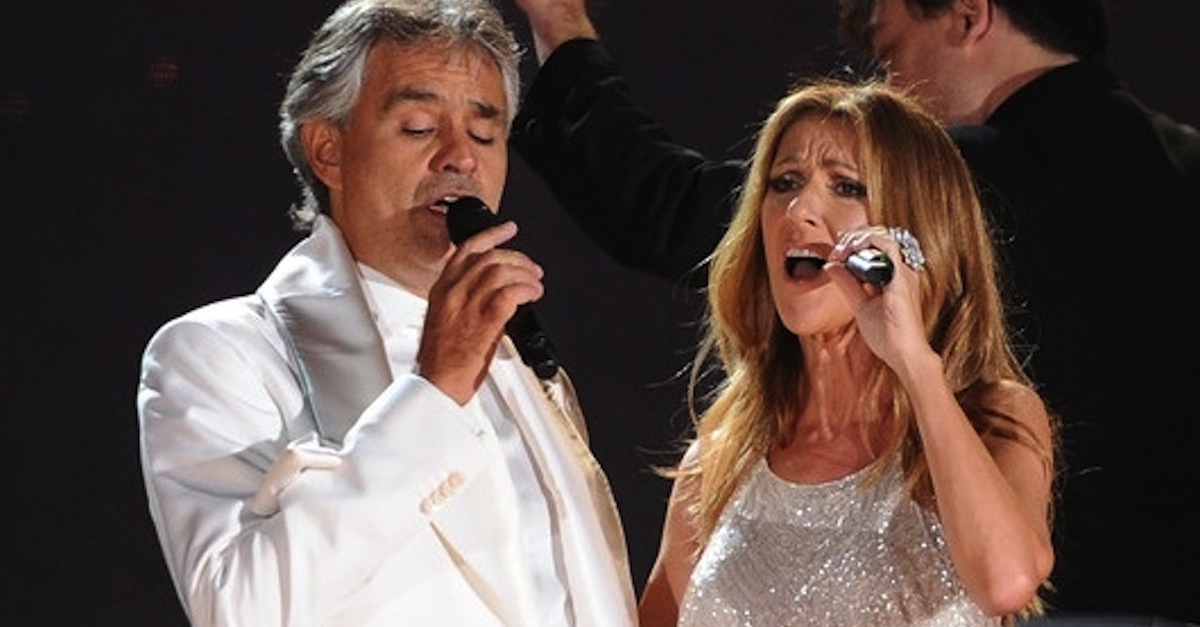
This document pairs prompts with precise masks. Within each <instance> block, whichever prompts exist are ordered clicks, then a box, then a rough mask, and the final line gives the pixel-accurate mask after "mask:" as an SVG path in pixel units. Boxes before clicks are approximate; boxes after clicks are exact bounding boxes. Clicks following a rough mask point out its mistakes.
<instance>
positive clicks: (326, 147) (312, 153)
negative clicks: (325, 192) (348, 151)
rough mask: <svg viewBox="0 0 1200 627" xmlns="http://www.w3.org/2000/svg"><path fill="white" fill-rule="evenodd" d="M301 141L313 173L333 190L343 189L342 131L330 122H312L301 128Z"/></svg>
mask: <svg viewBox="0 0 1200 627" xmlns="http://www.w3.org/2000/svg"><path fill="white" fill-rule="evenodd" d="M300 141H301V142H303V144H304V154H305V155H306V156H308V163H309V164H310V165H311V166H312V169H313V173H314V174H316V175H317V178H319V179H321V182H322V183H325V186H326V187H328V188H329V189H331V190H340V189H341V188H342V131H341V129H339V128H338V127H337V126H336V125H334V124H333V123H332V122H330V121H329V120H310V121H308V122H305V123H304V124H303V125H302V126H301V127H300Z"/></svg>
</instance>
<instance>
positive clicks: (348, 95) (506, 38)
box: [279, 0, 522, 229]
mask: <svg viewBox="0 0 1200 627" xmlns="http://www.w3.org/2000/svg"><path fill="white" fill-rule="evenodd" d="M383 38H387V39H392V40H395V41H396V42H398V43H401V44H412V43H416V44H420V43H433V44H436V45H444V46H451V47H466V48H470V49H473V50H476V51H478V52H480V53H482V54H484V55H485V56H486V57H488V58H490V59H492V60H493V61H495V62H496V65H497V66H498V67H499V68H500V73H501V75H502V76H503V79H504V90H505V98H506V101H507V102H506V104H507V107H508V112H507V115H508V119H507V123H508V124H510V125H511V124H512V119H513V116H515V115H516V112H517V98H518V95H519V93H520V73H519V65H520V60H521V55H522V50H521V48H520V47H519V46H518V44H517V42H516V38H515V37H514V35H513V33H512V30H511V29H510V28H509V27H508V25H507V24H506V23H505V21H504V18H503V16H502V15H501V13H500V11H499V10H498V9H497V8H496V7H495V6H494V5H493V4H492V2H491V0H349V1H348V2H346V3H345V4H343V5H341V6H340V7H339V8H338V9H337V10H336V11H334V13H333V14H332V15H330V16H329V18H328V19H326V20H325V23H324V24H322V25H321V27H320V28H319V29H318V30H317V31H316V33H314V35H313V37H312V40H311V41H310V42H309V45H308V48H307V49H306V50H305V52H304V54H303V56H302V57H301V58H300V62H299V63H297V64H296V67H295V69H294V70H292V75H291V78H290V79H289V80H288V85H287V91H286V92H285V93H284V97H283V102H282V103H281V104H280V106H279V133H280V143H281V144H283V150H284V152H285V153H287V157H288V160H289V161H291V163H292V166H293V168H294V170H295V173H296V178H297V179H299V181H300V185H301V189H302V191H303V194H304V199H303V201H302V203H301V205H300V206H298V207H297V206H293V207H292V209H291V212H290V213H291V217H292V220H293V224H294V225H295V226H296V227H297V228H298V229H306V228H308V227H310V226H311V225H312V221H313V220H314V219H315V218H316V215H317V213H319V212H322V211H324V212H328V211H329V188H328V187H326V186H325V184H324V183H323V182H321V180H320V179H319V178H317V176H316V174H315V173H314V172H313V169H312V165H311V164H310V163H309V162H308V157H307V156H306V155H305V153H304V146H303V143H302V141H301V139H300V127H301V126H302V125H303V124H304V123H306V122H309V121H312V120H329V121H331V122H333V123H334V124H336V125H338V126H339V127H341V128H345V125H346V124H347V123H348V122H349V119H350V114H351V111H352V110H353V108H354V105H355V102H356V101H357V100H358V95H359V90H360V89H361V87H362V81H363V73H364V71H365V69H366V59H367V53H368V52H369V51H370V50H371V48H372V46H374V45H375V43H376V42H378V41H379V40H381V39H383Z"/></svg>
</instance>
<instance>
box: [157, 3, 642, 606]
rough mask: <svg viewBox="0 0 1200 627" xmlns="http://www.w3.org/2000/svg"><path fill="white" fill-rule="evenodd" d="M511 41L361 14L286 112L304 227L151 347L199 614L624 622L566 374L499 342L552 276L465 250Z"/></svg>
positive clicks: (166, 519) (507, 35) (304, 65)
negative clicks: (277, 254) (258, 277)
mask: <svg viewBox="0 0 1200 627" xmlns="http://www.w3.org/2000/svg"><path fill="white" fill-rule="evenodd" d="M519 56H520V50H519V48H518V47H517V45H516V41H515V38H514V37H513V35H512V33H511V31H510V30H509V29H508V27H507V26H506V25H505V24H504V23H503V21H502V18H501V15H500V13H499V11H498V10H497V8H496V7H494V6H492V5H491V4H490V3H489V2H488V1H487V0H350V1H349V2H346V3H344V4H342V5H341V6H339V7H338V8H336V10H335V11H334V12H333V13H332V14H331V15H330V16H329V17H328V18H327V20H326V21H325V22H324V24H323V25H321V26H320V28H319V29H318V30H317V31H316V33H315V34H314V35H313V37H312V39H311V42H310V44H309V46H308V48H307V50H306V51H305V52H304V54H303V56H302V58H301V59H300V61H299V63H298V64H297V65H296V67H295V70H294V72H293V73H292V75H291V77H290V80H289V82H288V85H287V89H286V93H285V94H284V98H283V102H282V105H281V107H280V116H281V122H280V128H281V135H282V138H281V139H282V144H283V147H284V149H285V152H286V153H287V156H288V158H289V160H290V161H291V162H292V164H293V165H294V166H295V169H296V172H297V175H298V177H299V179H300V182H301V184H302V189H303V193H304V201H303V204H302V205H301V206H300V207H299V208H296V210H295V211H294V213H295V215H294V218H295V219H296V220H298V221H299V222H300V223H301V224H302V225H303V226H305V227H306V228H310V229H311V233H310V234H309V235H307V236H306V237H305V238H304V239H303V240H302V241H300V242H299V243H298V244H297V245H296V246H295V247H294V248H293V249H292V250H291V251H290V252H288V253H287V254H286V255H285V256H284V257H283V259H282V260H281V261H280V262H279V264H278V266H277V267H276V268H275V270H274V271H273V272H272V273H271V274H270V276H269V277H268V278H267V279H266V280H265V281H264V282H263V284H262V285H261V286H260V287H259V288H258V289H257V291H256V292H255V293H254V294H252V295H247V296H243V297H238V298H233V299H229V300H225V301H221V302H217V303H213V304H209V305H206V306H203V307H201V308H199V309H196V310H194V311H192V312H189V313H187V314H185V315H183V316H181V317H179V318H177V319H175V320H172V321H170V322H168V323H166V324H165V325H164V326H163V327H162V328H160V329H159V330H158V331H157V332H156V333H155V334H154V336H153V337H152V338H151V339H150V341H149V344H148V346H147V347H146V350H145V354H144V357H143V362H142V372H141V380H140V387H139V389H138V395H137V404H138V410H139V418H140V429H141V451H142V464H143V470H144V475H145V481H146V489H147V492H148V497H149V504H150V514H151V516H152V518H153V521H154V524H155V526H156V529H157V531H158V535H159V539H160V542H161V545H162V549H163V553H164V555H165V558H166V562H167V565H168V567H169V570H170V572H171V575H172V577H173V579H174V583H175V585H176V588H177V591H178V593H179V596H180V599H181V602H182V604H183V606H184V609H185V610H186V612H187V615H188V617H189V619H190V621H191V622H192V624H194V625H197V626H201V625H204V626H207V625H255V626H267V625H322V626H339V625H345V626H347V627H351V626H352V627H366V626H371V625H401V624H406V625H434V624H437V625H473V626H484V625H496V626H500V625H522V626H527V625H530V626H547V627H550V626H554V627H558V626H561V625H576V626H579V627H588V626H590V627H611V626H614V625H615V626H622V625H634V624H635V623H636V602H635V601H636V599H635V596H634V590H633V586H632V584H631V578H630V573H629V567H628V562H627V556H626V548H625V542H624V535H623V532H622V529H621V525H620V519H619V517H618V513H617V511H616V508H615V504H614V502H613V498H612V495H611V492H610V490H609V487H608V483H607V480H606V478H605V476H604V474H603V472H602V471H601V469H600V468H599V466H598V464H597V463H596V460H595V459H594V458H593V457H592V455H591V453H590V451H589V450H588V447H587V432H586V425H585V423H584V421H583V417H582V414H581V413H580V411H579V408H578V406H577V405H576V399H575V397H574V395H573V391H572V389H571V387H570V384H569V381H568V380H567V378H566V377H565V375H564V373H562V372H561V371H558V372H556V373H552V375H551V376H550V378H547V379H544V380H542V379H538V378H535V377H534V375H533V374H532V373H531V371H530V369H529V368H527V367H526V366H525V365H524V364H523V363H522V361H521V359H520V358H519V356H518V355H517V353H516V351H515V349H514V346H513V344H512V342H511V341H510V340H509V338H507V337H506V336H505V335H504V327H505V323H506V321H507V320H508V319H509V317H510V316H512V315H513V313H514V311H515V310H516V308H517V306H518V305H520V304H523V303H526V302H529V301H533V300H536V299H538V298H540V296H541V295H542V292H543V286H542V282H541V277H542V271H541V268H540V267H539V266H538V265H537V264H535V263H534V262H533V261H532V260H530V259H529V258H528V257H526V256H525V255H523V254H521V253H519V252H517V251H513V250H504V249H500V248H497V246H498V245H499V244H501V243H503V242H505V241H507V240H509V239H510V238H511V237H513V235H514V234H515V232H516V228H515V225H514V224H512V223H511V222H507V223H504V224H501V225H498V226H494V227H492V228H489V229H486V230H483V231H482V232H480V233H478V234H476V235H475V236H473V237H470V238H468V239H466V240H465V241H463V242H462V243H461V244H460V245H458V246H455V245H454V244H452V243H451V239H450V237H449V234H448V232H447V224H446V220H447V218H446V213H447V203H448V202H450V201H452V200H454V199H457V198H461V197H465V196H473V197H477V198H479V199H481V200H482V201H483V202H484V203H486V204H487V205H488V206H490V207H497V206H498V203H499V200H500V198H501V194H502V190H503V188H504V184H505V180H506V176H507V167H508V156H507V150H508V148H507V143H506V142H507V138H508V133H509V128H510V124H511V119H512V115H513V113H514V112H515V107H516V98H517V94H518V93H519V92H518V65H517V64H518V61H519Z"/></svg>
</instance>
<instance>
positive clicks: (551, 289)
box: [0, 0, 1200, 626]
mask: <svg viewBox="0 0 1200 627" xmlns="http://www.w3.org/2000/svg"><path fill="white" fill-rule="evenodd" d="M501 2H502V6H503V8H504V10H505V11H506V12H507V13H509V14H510V15H511V16H512V17H513V18H514V22H515V24H516V25H517V28H518V31H519V34H520V36H521V37H522V41H523V42H524V43H525V44H526V45H527V46H528V47H530V50H529V54H528V57H527V64H526V70H527V72H526V76H527V81H528V78H529V77H531V76H532V73H533V71H534V69H535V65H534V62H533V53H532V42H531V40H530V39H529V36H528V32H527V29H526V27H525V24H524V22H523V20H521V18H520V16H519V14H518V13H517V12H516V11H515V9H514V7H513V6H512V5H511V4H510V3H509V0H501ZM834 4H835V3H834V0H809V1H805V2H800V1H795V0H774V1H759V2H749V1H742V2H728V1H726V2H721V1H712V2H707V3H704V7H703V9H699V8H697V7H699V6H700V5H701V3H699V2H696V0H606V1H604V2H602V3H597V4H596V6H595V7H594V10H593V13H594V17H595V19H596V22H597V24H598V26H599V27H600V29H601V31H602V33H603V35H604V36H605V38H606V41H607V42H608V45H609V47H610V49H611V51H612V52H613V54H614V56H615V57H616V58H617V60H618V62H620V63H621V64H622V65H623V66H624V67H625V68H626V69H627V70H628V72H629V75H630V79H631V81H632V84H633V86H634V88H635V89H636V90H637V92H638V93H639V94H640V96H641V98H642V100H643V103H644V104H645V106H646V107H648V108H649V109H650V110H651V111H652V112H654V113H655V114H657V115H659V116H660V118H661V119H662V120H663V121H664V122H665V123H666V125H667V126H668V128H669V129H671V131H672V132H674V133H675V134H676V136H677V137H678V138H679V139H681V140H682V141H683V142H685V143H688V144H691V145H693V146H694V147H696V148H698V149H700V150H701V151H704V152H706V153H707V154H709V155H710V156H722V157H741V156H744V155H745V154H746V153H747V151H748V150H749V143H748V140H747V138H748V137H749V136H750V134H751V133H752V132H753V130H754V127H755V124H756V123H757V122H758V120H760V119H761V118H762V117H763V115H765V113H766V112H767V110H768V108H769V105H770V104H771V102H772V101H773V100H774V98H776V97H777V96H778V95H780V94H781V93H782V92H783V90H784V89H785V88H786V87H787V85H788V84H789V83H791V82H792V80H793V79H794V78H795V77H797V76H799V75H808V74H814V73H816V74H824V73H828V72H830V71H832V70H834V69H835V68H836V67H837V66H838V65H839V64H841V63H843V62H844V60H843V58H842V57H841V56H840V55H839V54H838V50H837V46H836V45H835V43H834V40H833V24H834ZM6 5H7V6H8V8H7V9H6V10H5V11H4V12H3V17H0V208H2V209H3V211H2V212H0V216H2V217H3V221H2V222H0V233H3V237H4V238H5V239H4V243H3V249H2V250H3V251H4V255H5V257H4V263H3V264H0V267H2V268H3V270H2V272H3V273H4V274H3V275H2V276H0V279H2V280H3V282H2V283H0V285H2V287H3V299H4V300H3V302H4V317H3V325H0V327H2V329H3V331H2V332H0V338H2V339H0V342H2V344H0V354H2V355H3V360H4V361H3V366H4V370H3V373H4V376H3V378H2V379H0V381H2V383H0V392H2V393H3V401H4V403H3V413H0V421H2V422H0V424H2V425H3V433H4V442H3V450H4V451H5V452H4V454H0V464H2V466H0V476H3V482H4V483H3V485H2V486H0V488H2V492H0V498H2V499H3V514H0V515H2V516H3V518H4V525H5V526H4V530H5V533H4V535H3V540H4V543H3V546H4V548H3V549H2V550H3V555H2V557H0V569H2V574H3V581H4V583H3V584H0V585H2V586H3V590H4V592H3V595H2V596H0V624H2V625H77V624H103V625H157V626H161V625H183V624H184V619H183V614H182V611H181V609H180V606H179V604H178V601H177V600H176V598H175V593H174V591H173V589H172V586H171V583H170V580H169V576H168V574H167V570H166V568H165V566H164V563H163V561H162V557H161V554H160V552H159V548H158V544H157V540H156V538H155V535H154V529H153V527H152V525H151V523H150V518H149V516H148V514H147V511H146V501H145V495H144V492H143V485H142V479H141V474H140V466H139V460H138V433H137V416H136V410H135V392H136V384H137V375H138V366H139V358H140V354H141V350H142V348H143V346H144V345H145V342H146V340H147V339H148V338H149V336H150V334H151V333H153V332H154V330H155V329H156V328H157V327H158V326H159V325H160V324H162V323H163V322H165V321H166V320H167V319H168V318H170V317H173V316H175V315H178V314H180V313H182V312H184V311H186V310H188V309H191V308H192V307H195V306H198V305H200V304H203V303H206V302H208V301H211V300H215V299H218V298H224V297H227V296H233V295H238V294H243V293H247V292H250V291H252V290H253V289H254V288H255V287H256V286H257V285H258V283H259V282H260V281H261V280H262V278H264V277H265V275H266V273H267V272H268V271H269V270H270V269H271V268H272V267H273V266H274V264H275V262H276V260H277V259H278V258H279V257H280V256H281V255H282V254H283V253H284V252H285V251H286V250H287V249H288V248H289V247H290V246H291V245H292V244H293V243H294V242H295V241H296V240H297V238H298V235H297V234H295V233H293V232H292V231H291V230H290V228H289V226H288V222H287V220H286V218H285V210H286V208H287V206H288V205H289V204H290V203H292V202H293V201H295V200H296V199H297V193H296V186H295V184H294V181H293V179H292V175H291V172H290V170H289V167H288V165H287V162H286V159H285V158H284V156H283V153H282V151H281V150H280V148H279V146H278V140H277V134H276V106H277V104H278V102H279V97H280V95H281V94H282V90H283V84H284V81H285V77H286V75H287V73H288V71H289V70H290V68H291V66H292V64H293V63H294V61H295V60H296V58H297V56H298V54H299V52H300V50H301V49H302V48H303V46H304V45H305V43H306V40H307V37H308V35H309V34H310V33H311V31H312V29H313V28H315V27H316V26H317V25H318V23H319V22H320V20H322V19H323V18H324V17H325V15H326V14H328V13H329V12H330V11H331V10H332V8H333V7H334V6H335V3H334V2H328V1H326V2H300V1H296V0H291V1H280V0H273V1H272V0H262V1H257V2H245V1H238V2H231V1H216V0H210V1H199V2H197V1H188V2H184V1H181V0H163V1H160V2H151V1H143V2H133V1H130V0H126V1H118V2H86V3H85V2H79V1H77V0H76V1H73V2H71V1H69V2H56V3H50V2H34V1H32V0H17V1H16V2H15V3H14V2H12V0H10V1H9V2H7V3H6ZM1114 21H1115V31H1116V32H1115V46H1114V47H1115V51H1114V62H1115V64H1116V66H1117V68H1118V70H1119V71H1120V72H1121V73H1122V75H1123V76H1124V78H1125V79H1126V80H1127V81H1128V82H1129V83H1130V84H1131V85H1132V87H1133V88H1134V89H1135V90H1136V91H1137V92H1138V93H1139V94H1140V95H1141V97H1142V99H1143V100H1144V101H1145V102H1146V103H1147V104H1149V105H1151V106H1153V107H1157V108H1159V109H1161V110H1163V111H1165V112H1167V113H1169V114H1172V115H1174V116H1175V117H1178V118H1181V119H1184V120H1186V121H1189V122H1191V123H1193V124H1196V123H1198V122H1200V52H1197V48H1196V45H1197V42H1200V3H1197V2H1196V0H1121V1H1119V2H1117V3H1115V12H1114ZM1098 132H1102V130H1098ZM512 166H513V168H512V173H511V177H510V183H509V189H508V192H507V195H506V198H505V201H504V203H503V207H502V208H503V210H504V211H505V212H507V213H509V214H510V215H512V216H513V217H515V218H516V219H517V220H518V221H519V223H520V224H521V228H522V234H521V236H520V237H519V238H518V242H517V245H519V246H520V247H521V248H523V249H524V250H526V251H527V252H529V253H530V254H531V256H533V257H534V258H535V259H536V260H538V261H539V262H540V263H541V264H542V265H543V266H544V267H545V268H546V270H547V276H546V285H547V291H546V296H545V298H544V300H543V301H542V302H541V303H539V305H538V309H539V313H540V314H541V316H542V321H543V325H544V326H545V327H546V328H547V330H548V331H549V332H550V334H551V335H552V336H553V337H554V338H555V340H556V342H557V344H558V346H559V352H560V357H561V359H562V361H563V362H564V363H565V364H566V366H567V368H568V369H569V371H570V372H571V373H572V375H573V377H574V379H575V382H576V385H577V387H578V388H579V392H580V395H581V396H582V400H583V403H584V406H585V408H586V410H587V413H588V416H589V419H590V423H591V429H592V438H593V444H594V448H595V450H596V452H597V456H598V457H599V458H600V461H601V463H602V464H603V465H604V466H605V468H606V469H607V470H608V473H609V476H610V479H611V481H612V483H613V487H614V490H615V492H616V497H617V500H618V502H619V504H620V506H621V507H622V510H623V515H624V517H625V522H626V526H627V534H628V539H629V549H630V553H631V559H632V564H633V568H634V578H635V581H636V582H637V584H638V586H639V588H640V586H641V583H642V582H643V581H644V579H645V576H646V573H647V572H648V570H649V567H650V564H651V563H652V560H653V557H654V554H655V551H656V549H657V542H658V533H659V528H660V525H661V521H660V519H661V515H662V509H663V504H664V500H665V498H666V494H667V489H668V485H667V483H666V481H664V480H662V479H660V478H658V477H656V476H655V475H654V474H653V473H652V472H651V470H650V468H651V466H652V465H653V464H655V463H662V462H667V461H669V460H670V459H671V456H670V455H669V454H667V453H669V452H670V451H671V446H672V444H673V442H674V438H675V437H676V436H677V435H678V434H680V433H681V432H682V431H683V430H684V429H685V428H686V426H687V424H688V417H687V415H686V412H685V410H684V405H683V399H684V393H685V386H684V383H683V380H682V379H679V378H678V377H677V376H676V373H677V372H678V371H680V370H681V369H683V368H685V367H686V365H687V363H688V358H689V357H690V355H691V349H692V348H693V346H694V344H695V341H696V327H695V325H694V324H693V323H694V321H695V320H696V319H697V316H698V314H699V312H700V305H701V303H700V299H699V298H698V297H697V296H696V295H695V294H692V293H690V292H689V291H688V290H687V289H685V288H683V287H680V286H674V285H671V284H669V283H666V282H663V281H660V280H657V279H652V278H648V277H645V276H642V275H638V274H635V273H633V272H630V271H628V270H626V269H624V268H621V267H619V266H617V265H616V264H615V263H613V262H612V261H611V260H609V259H608V258H607V257H605V256H604V255H603V254H602V253H600V252H599V251H598V249H596V248H595V246H593V245H592V244H591V243H590V242H589V241H588V240H587V239H586V238H585V237H583V235H582V234H581V233H580V232H579V230H578V229H577V228H576V227H575V225H574V224H573V223H571V222H570V221H569V220H568V219H567V218H566V217H565V216H564V214H563V213H562V212H561V211H560V210H559V208H558V207H557V206H556V203H555V202H554V201H553V199H552V198H551V197H550V196H549V195H548V193H547V192H546V190H545V188H544V187H543V186H542V184H541V182H540V181H539V180H538V179H537V177H536V175H534V174H533V173H532V172H531V171H530V170H529V169H528V168H527V167H526V166H525V165H524V163H523V162H521V161H520V160H519V159H518V158H515V157H514V159H513V162H512ZM1133 209H1135V211H1138V210H1142V208H1133ZM1178 209H1181V210H1183V209H1185V208H1178ZM1187 209H1190V210H1195V209H1196V208H1195V207H1192V208H1187ZM1135 215H1139V214H1135ZM1140 215H1147V214H1145V213H1141V214H1140ZM1097 218H1098V219H1105V217H1104V216H1097ZM1140 227H1141V229H1142V232H1144V233H1145V234H1146V235H1147V236H1150V235H1151V234H1152V231H1153V228H1154V225H1153V224H1152V223H1147V224H1142V225H1140Z"/></svg>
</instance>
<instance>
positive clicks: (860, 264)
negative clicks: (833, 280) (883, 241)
mask: <svg viewBox="0 0 1200 627" xmlns="http://www.w3.org/2000/svg"><path fill="white" fill-rule="evenodd" d="M846 269H847V270H849V271H850V273H851V274H853V275H854V277H855V278H856V279H858V280H859V282H860V283H870V284H871V285H874V286H875V287H883V286H885V285H887V284H888V283H890V282H891V281H892V275H893V274H894V273H895V270H896V269H895V268H894V267H893V266H892V260H891V258H889V257H888V256H887V254H885V253H884V252H883V251H882V250H879V249H878V248H864V249H862V250H859V251H856V252H854V253H853V254H851V255H850V256H849V257H847V258H846Z"/></svg>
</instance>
